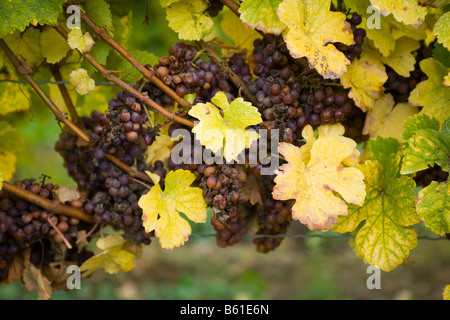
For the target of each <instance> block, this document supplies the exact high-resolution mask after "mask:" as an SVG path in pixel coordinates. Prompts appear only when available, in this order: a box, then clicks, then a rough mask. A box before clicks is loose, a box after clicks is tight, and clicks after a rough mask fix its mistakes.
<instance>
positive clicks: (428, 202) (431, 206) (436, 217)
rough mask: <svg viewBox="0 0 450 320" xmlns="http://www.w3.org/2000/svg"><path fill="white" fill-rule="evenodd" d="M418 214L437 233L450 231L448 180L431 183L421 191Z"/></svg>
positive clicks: (417, 205)
mask: <svg viewBox="0 0 450 320" xmlns="http://www.w3.org/2000/svg"><path fill="white" fill-rule="evenodd" d="M416 207H417V214H418V215H419V217H420V218H421V219H422V220H423V222H424V223H425V225H426V226H427V227H428V228H430V229H431V230H432V231H433V232H435V233H436V234H438V235H440V236H443V235H444V234H446V233H450V188H449V183H448V181H446V182H442V183H438V182H436V181H433V182H431V184H430V185H428V186H427V187H425V188H423V189H422V190H420V191H419V197H418V198H417V204H416Z"/></svg>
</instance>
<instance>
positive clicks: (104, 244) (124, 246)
mask: <svg viewBox="0 0 450 320" xmlns="http://www.w3.org/2000/svg"><path fill="white" fill-rule="evenodd" d="M130 242H132V240H126V239H124V238H123V237H122V236H121V235H109V236H106V237H103V238H100V239H98V240H97V242H96V245H97V247H98V248H99V249H101V250H102V252H100V253H98V254H96V255H95V256H93V257H91V258H89V259H88V260H86V261H85V262H84V263H83V264H82V265H81V267H80V271H85V273H83V277H87V276H89V275H90V274H91V273H92V272H94V271H95V270H97V269H100V268H102V269H104V270H105V272H107V273H109V274H114V273H117V272H119V270H123V271H125V272H130V271H131V270H132V269H133V267H134V266H135V262H134V261H133V259H134V258H136V257H137V255H136V254H135V253H133V252H130V251H129V250H128V249H129V244H130Z"/></svg>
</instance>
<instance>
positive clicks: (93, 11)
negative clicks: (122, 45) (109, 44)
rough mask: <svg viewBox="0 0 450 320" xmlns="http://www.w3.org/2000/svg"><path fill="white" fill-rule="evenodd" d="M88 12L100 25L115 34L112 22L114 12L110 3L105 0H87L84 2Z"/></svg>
mask: <svg viewBox="0 0 450 320" xmlns="http://www.w3.org/2000/svg"><path fill="white" fill-rule="evenodd" d="M84 8H85V10H86V14H87V15H88V16H89V18H91V19H92V21H94V22H95V24H97V25H98V26H100V27H104V28H106V30H107V31H108V33H109V34H110V35H111V36H113V35H114V34H113V32H114V26H113V24H112V14H111V10H110V8H109V4H108V3H107V2H106V1H104V0H86V2H85V4H84Z"/></svg>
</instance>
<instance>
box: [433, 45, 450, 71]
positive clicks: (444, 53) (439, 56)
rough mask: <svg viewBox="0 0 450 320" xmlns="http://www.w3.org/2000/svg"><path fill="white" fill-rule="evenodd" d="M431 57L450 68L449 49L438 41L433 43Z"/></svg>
mask: <svg viewBox="0 0 450 320" xmlns="http://www.w3.org/2000/svg"><path fill="white" fill-rule="evenodd" d="M433 58H434V59H436V60H437V61H439V62H440V63H442V65H443V66H444V67H446V68H450V51H448V50H447V49H445V48H444V46H443V45H442V44H440V43H435V44H434V49H433Z"/></svg>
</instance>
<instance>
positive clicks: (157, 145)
mask: <svg viewBox="0 0 450 320" xmlns="http://www.w3.org/2000/svg"><path fill="white" fill-rule="evenodd" d="M174 143H175V142H174V141H172V138H171V137H170V136H169V135H168V134H166V133H160V134H159V136H156V138H155V141H154V142H153V143H152V145H151V146H149V147H148V148H147V151H146V155H147V158H146V159H145V162H146V163H147V164H151V165H152V166H153V165H154V164H155V162H156V161H158V160H160V161H162V162H164V163H165V162H166V160H167V159H168V158H169V157H170V153H171V152H172V148H173V145H174Z"/></svg>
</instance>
